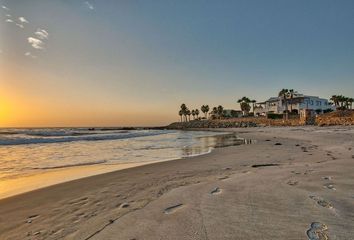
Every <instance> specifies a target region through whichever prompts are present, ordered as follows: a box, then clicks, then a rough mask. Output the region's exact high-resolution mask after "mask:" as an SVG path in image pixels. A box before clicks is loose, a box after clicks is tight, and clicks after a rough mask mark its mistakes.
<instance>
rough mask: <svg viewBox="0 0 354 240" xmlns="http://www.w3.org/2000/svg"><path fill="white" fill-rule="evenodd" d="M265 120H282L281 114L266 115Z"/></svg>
mask: <svg viewBox="0 0 354 240" xmlns="http://www.w3.org/2000/svg"><path fill="white" fill-rule="evenodd" d="M267 118H269V119H282V118H283V114H277V113H267Z"/></svg>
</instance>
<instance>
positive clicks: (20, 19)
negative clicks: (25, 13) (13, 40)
mask: <svg viewBox="0 0 354 240" xmlns="http://www.w3.org/2000/svg"><path fill="white" fill-rule="evenodd" d="M18 20H19V21H20V22H21V23H28V21H27V19H26V18H24V17H19V18H18Z"/></svg>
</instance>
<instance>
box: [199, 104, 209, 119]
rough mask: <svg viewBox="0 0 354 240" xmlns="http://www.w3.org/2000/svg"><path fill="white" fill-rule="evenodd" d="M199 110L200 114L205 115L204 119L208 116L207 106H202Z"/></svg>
mask: <svg viewBox="0 0 354 240" xmlns="http://www.w3.org/2000/svg"><path fill="white" fill-rule="evenodd" d="M200 110H202V112H203V113H204V115H205V118H207V116H208V112H209V105H202V106H201V108H200Z"/></svg>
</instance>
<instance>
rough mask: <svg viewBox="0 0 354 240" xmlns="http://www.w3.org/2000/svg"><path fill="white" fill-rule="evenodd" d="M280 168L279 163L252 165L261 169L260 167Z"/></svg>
mask: <svg viewBox="0 0 354 240" xmlns="http://www.w3.org/2000/svg"><path fill="white" fill-rule="evenodd" d="M275 166H279V164H277V163H264V164H254V165H252V167H253V168H259V167H275Z"/></svg>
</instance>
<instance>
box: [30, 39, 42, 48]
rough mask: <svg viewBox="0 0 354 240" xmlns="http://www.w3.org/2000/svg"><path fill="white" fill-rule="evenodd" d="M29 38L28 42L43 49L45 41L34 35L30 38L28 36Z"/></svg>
mask: <svg viewBox="0 0 354 240" xmlns="http://www.w3.org/2000/svg"><path fill="white" fill-rule="evenodd" d="M27 40H28V43H29V44H31V45H32V47H33V48H35V49H43V45H44V43H43V42H42V41H41V40H39V39H37V38H34V37H29V38H27Z"/></svg>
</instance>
